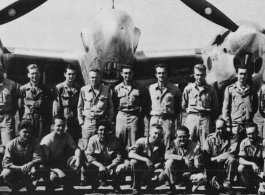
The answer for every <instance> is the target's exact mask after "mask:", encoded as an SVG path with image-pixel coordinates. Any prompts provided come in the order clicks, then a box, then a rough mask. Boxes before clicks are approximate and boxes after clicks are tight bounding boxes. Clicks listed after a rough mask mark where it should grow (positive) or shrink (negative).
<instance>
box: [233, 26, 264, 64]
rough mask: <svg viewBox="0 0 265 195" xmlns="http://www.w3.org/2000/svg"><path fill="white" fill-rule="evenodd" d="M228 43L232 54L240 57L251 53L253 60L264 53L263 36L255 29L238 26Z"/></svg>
mask: <svg viewBox="0 0 265 195" xmlns="http://www.w3.org/2000/svg"><path fill="white" fill-rule="evenodd" d="M229 43H230V48H231V52H232V53H233V54H235V55H238V56H240V55H244V54H245V53H252V54H253V56H252V58H254V59H255V58H257V57H259V56H260V55H262V54H263V53H264V45H265V35H264V34H263V33H262V32H261V31H259V30H257V29H255V28H247V27H246V26H240V28H239V29H238V30H237V31H236V32H235V33H233V35H232V36H231V39H230V41H229Z"/></svg>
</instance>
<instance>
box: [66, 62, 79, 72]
mask: <svg viewBox="0 0 265 195" xmlns="http://www.w3.org/2000/svg"><path fill="white" fill-rule="evenodd" d="M67 69H70V70H74V71H75V72H76V67H75V66H74V65H73V64H67V65H66V66H65V68H64V72H65V73H66V72H67Z"/></svg>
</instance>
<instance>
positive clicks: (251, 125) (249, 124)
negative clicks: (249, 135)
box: [246, 123, 258, 131]
mask: <svg viewBox="0 0 265 195" xmlns="http://www.w3.org/2000/svg"><path fill="white" fill-rule="evenodd" d="M251 127H255V130H256V131H258V125H257V124H256V123H248V124H246V129H248V128H251Z"/></svg>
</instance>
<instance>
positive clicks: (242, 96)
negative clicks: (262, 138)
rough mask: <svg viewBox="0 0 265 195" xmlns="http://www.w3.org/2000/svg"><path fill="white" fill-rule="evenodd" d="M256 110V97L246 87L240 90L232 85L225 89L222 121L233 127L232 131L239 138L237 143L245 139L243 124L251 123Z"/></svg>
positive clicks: (235, 84)
mask: <svg viewBox="0 0 265 195" xmlns="http://www.w3.org/2000/svg"><path fill="white" fill-rule="evenodd" d="M257 110H258V96H257V94H256V93H255V92H253V90H252V89H251V88H250V87H249V86H248V85H247V86H246V87H245V89H242V88H240V87H239V85H238V83H234V84H232V85H229V86H228V87H227V88H226V89H225V95H224V102H223V111H222V114H223V119H224V120H226V123H227V126H233V130H232V131H233V132H234V134H237V135H238V136H239V137H240V140H239V141H241V140H242V139H243V138H245V137H246V132H245V131H246V129H245V124H246V123H252V122H253V117H254V115H255V113H256V112H257Z"/></svg>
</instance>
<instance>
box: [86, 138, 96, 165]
mask: <svg viewBox="0 0 265 195" xmlns="http://www.w3.org/2000/svg"><path fill="white" fill-rule="evenodd" d="M94 151H95V146H94V143H93V139H89V142H88V144H87V149H86V151H85V155H86V159H87V161H88V162H89V163H91V162H92V161H95V160H96V158H95V157H94V156H93V154H94Z"/></svg>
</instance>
